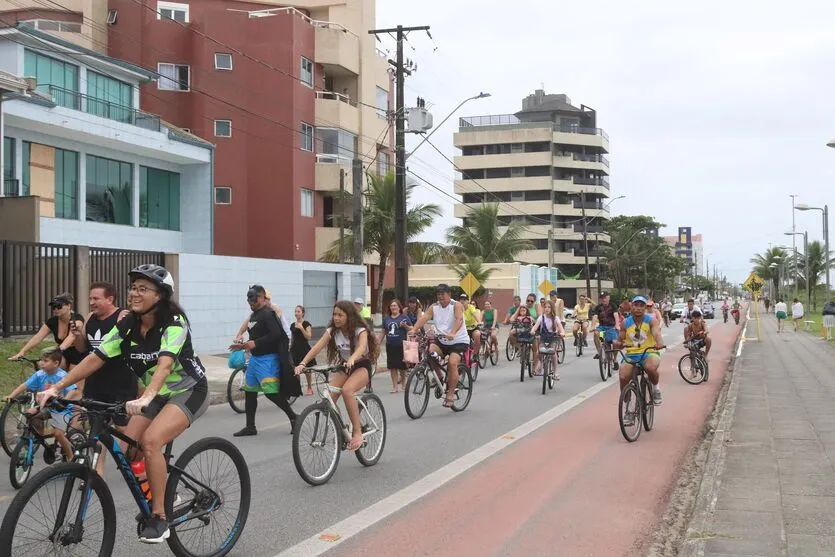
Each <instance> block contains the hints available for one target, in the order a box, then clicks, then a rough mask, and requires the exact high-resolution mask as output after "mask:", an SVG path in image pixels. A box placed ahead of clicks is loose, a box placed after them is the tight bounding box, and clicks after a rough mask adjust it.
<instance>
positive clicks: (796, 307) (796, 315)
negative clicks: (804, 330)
mask: <svg viewBox="0 0 835 557" xmlns="http://www.w3.org/2000/svg"><path fill="white" fill-rule="evenodd" d="M803 315H804V311H803V304H801V303H800V300H798V299H797V298H795V299H794V300H793V302H792V320H793V321H794V332H795V333H796V332H797V326H798V325H799V324H800V321H801V320H802V319H803Z"/></svg>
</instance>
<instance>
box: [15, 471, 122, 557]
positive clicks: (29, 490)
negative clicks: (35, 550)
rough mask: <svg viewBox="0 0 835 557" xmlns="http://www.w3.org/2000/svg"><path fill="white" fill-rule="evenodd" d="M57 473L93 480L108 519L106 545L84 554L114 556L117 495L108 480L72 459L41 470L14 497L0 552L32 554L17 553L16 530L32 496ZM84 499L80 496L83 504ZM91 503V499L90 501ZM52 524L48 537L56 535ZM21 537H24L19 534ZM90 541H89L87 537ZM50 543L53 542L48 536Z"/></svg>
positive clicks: (104, 533)
mask: <svg viewBox="0 0 835 557" xmlns="http://www.w3.org/2000/svg"><path fill="white" fill-rule="evenodd" d="M57 476H67V477H68V479H69V478H70V477H75V478H78V479H79V481H80V482H85V481H89V482H90V485H91V486H92V490H93V491H94V492H95V494H96V496H97V497H98V499H99V502H100V503H101V508H102V513H101V514H102V517H103V519H104V528H103V530H102V545H101V548H100V549H99V551H98V553H97V554H93V553H88V552H85V553H84V555H98V557H110V556H111V555H112V554H113V546H114V544H115V543H116V507H115V506H114V504H113V495H112V494H111V493H110V489H108V487H107V484H106V483H105V482H104V480H103V479H102V478H101V477H100V476H99V475H98V474H95V473H91V470H90V469H89V468H88V467H86V466H84V465H83V464H76V463H72V462H63V463H60V464H56V465H54V466H50V467H49V468H45V469H43V470H41V471H40V472H38V473H37V474H36V475H35V476H34V477H33V478H32V480H31V481H30V482H28V483H27V484H26V486H24V488H23V489H21V490H20V491H19V492H18V493H17V495H16V496H15V498H14V499H12V502H11V504H10V505H9V508H8V509H7V510H6V515H5V516H4V517H3V523H2V525H0V555H5V556H8V557H26V556H27V555H31V554H32V553H31V550H26V552H25V553H24V552H21V551H17V552H14V551H13V550H14V546H13V542H14V538H15V530H16V528H17V525H18V521H19V520H20V518H21V515H23V514H24V511H26V507H27V504H28V503H29V501H30V500H31V499H32V497H33V495H35V494H36V493H37V491H38V490H39V489H40V488H41V487H43V486H44V485H45V484H47V483H48V482H50V481H52V480H54V479H56V477H57ZM71 492H72V493H81V492H80V491H79V490H71ZM80 502H81V500H80V499H79V503H80ZM88 504H89V502H88ZM67 515H68V518H70V519H71V520H72V519H74V518H75V516H76V513H75V512H72V511H70V510H68V512H67ZM45 524H50V525H49V526H48V529H49V531H48V532H46V533H45V536H49V535H51V534H52V530H53V528H54V524H51V523H50V522H46V523H45ZM27 532H29V533H28V536H32V533H31V529H29V528H27ZM17 538H18V540H20V539H21V536H17ZM85 541H86V540H85ZM45 542H48V545H52V543H53V542H52V541H49V540H48V538H46V539H45Z"/></svg>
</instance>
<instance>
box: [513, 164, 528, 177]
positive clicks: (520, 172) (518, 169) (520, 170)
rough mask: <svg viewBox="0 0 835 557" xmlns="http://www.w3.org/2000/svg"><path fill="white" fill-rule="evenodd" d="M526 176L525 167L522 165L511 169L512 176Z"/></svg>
mask: <svg viewBox="0 0 835 557" xmlns="http://www.w3.org/2000/svg"><path fill="white" fill-rule="evenodd" d="M524 176H525V168H524V167H522V166H514V167H512V168H511V169H510V177H511V178H522V177H524Z"/></svg>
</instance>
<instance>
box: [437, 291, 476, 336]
mask: <svg viewBox="0 0 835 557" xmlns="http://www.w3.org/2000/svg"><path fill="white" fill-rule="evenodd" d="M456 303H457V302H454V301H451V302H450V303H449V305H448V306H447V307H441V304H435V305H434V306H433V307H432V320H433V321H434V322H435V328H436V329H437V330H438V342H440V343H441V344H444V345H446V346H450V345H452V344H469V343H470V335H468V334H467V328H466V327H464V325H463V324H462V325H461V328H460V329H458V332H457V333H456V334H455V338H454V339H453V340H447V339H446V338H444V336H443V335H448V334H449V333H451V332H452V328H453V327H454V326H455V304H456Z"/></svg>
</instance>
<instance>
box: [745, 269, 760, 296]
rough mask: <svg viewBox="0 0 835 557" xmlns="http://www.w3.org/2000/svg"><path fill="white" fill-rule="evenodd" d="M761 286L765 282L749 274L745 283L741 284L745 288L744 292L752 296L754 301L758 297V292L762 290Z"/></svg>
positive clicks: (754, 274)
mask: <svg viewBox="0 0 835 557" xmlns="http://www.w3.org/2000/svg"><path fill="white" fill-rule="evenodd" d="M763 284H765V281H764V280H763V279H762V278H760V276H759V275H757V273H751V274H750V275H748V278H747V279H745V282H743V283H742V286H743V287H744V288H745V290H747V291H748V292H750V293H751V294H753V295H754V297H755V299H756V297H758V296H759V294H760V292H761V291H762V289H763Z"/></svg>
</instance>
